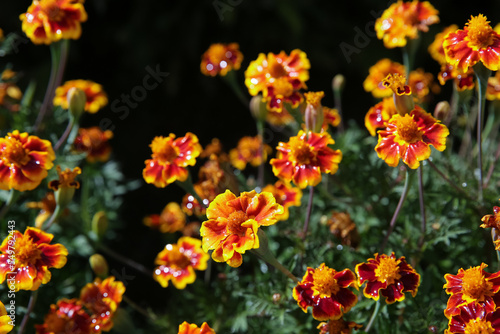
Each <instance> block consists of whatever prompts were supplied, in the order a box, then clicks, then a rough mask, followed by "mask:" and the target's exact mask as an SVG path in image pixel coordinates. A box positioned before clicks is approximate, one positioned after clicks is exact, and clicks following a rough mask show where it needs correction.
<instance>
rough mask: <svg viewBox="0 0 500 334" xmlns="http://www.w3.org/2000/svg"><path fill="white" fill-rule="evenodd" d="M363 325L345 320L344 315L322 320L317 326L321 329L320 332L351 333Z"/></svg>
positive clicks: (332, 333) (326, 333)
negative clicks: (326, 320) (334, 318)
mask: <svg viewBox="0 0 500 334" xmlns="http://www.w3.org/2000/svg"><path fill="white" fill-rule="evenodd" d="M361 327H363V326H362V325H359V324H357V323H355V322H352V321H345V320H344V318H343V317H341V318H340V319H337V320H330V321H328V322H322V323H320V324H319V325H318V327H316V328H317V329H319V330H320V331H319V334H351V333H352V330H353V329H356V330H358V329H360V328H361Z"/></svg>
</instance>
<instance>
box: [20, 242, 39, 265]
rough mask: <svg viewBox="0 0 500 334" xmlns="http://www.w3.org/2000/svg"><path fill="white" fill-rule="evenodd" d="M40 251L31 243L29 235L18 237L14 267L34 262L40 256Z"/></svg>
mask: <svg viewBox="0 0 500 334" xmlns="http://www.w3.org/2000/svg"><path fill="white" fill-rule="evenodd" d="M41 254H42V251H41V250H40V249H38V246H37V245H36V244H34V243H33V240H31V238H29V237H25V236H22V237H19V238H18V239H17V241H16V263H17V266H16V267H18V268H19V267H23V266H26V265H28V264H35V263H36V262H37V261H38V260H39V259H41V258H42V255H41Z"/></svg>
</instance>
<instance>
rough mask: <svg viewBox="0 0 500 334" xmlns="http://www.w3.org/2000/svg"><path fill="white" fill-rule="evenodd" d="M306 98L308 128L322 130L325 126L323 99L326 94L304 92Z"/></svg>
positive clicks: (309, 129)
mask: <svg viewBox="0 0 500 334" xmlns="http://www.w3.org/2000/svg"><path fill="white" fill-rule="evenodd" d="M304 96H305V98H306V102H307V105H306V110H305V119H306V128H307V131H312V132H320V131H321V127H322V126H323V118H324V115H323V106H322V105H321V99H322V98H323V97H324V96H325V93H324V92H309V93H304Z"/></svg>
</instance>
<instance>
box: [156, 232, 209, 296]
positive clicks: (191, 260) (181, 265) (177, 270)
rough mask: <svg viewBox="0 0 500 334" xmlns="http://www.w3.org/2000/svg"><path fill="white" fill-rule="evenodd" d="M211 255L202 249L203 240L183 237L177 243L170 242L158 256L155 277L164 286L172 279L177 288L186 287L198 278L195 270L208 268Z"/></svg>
mask: <svg viewBox="0 0 500 334" xmlns="http://www.w3.org/2000/svg"><path fill="white" fill-rule="evenodd" d="M209 258H210V256H209V255H208V254H207V253H206V252H204V251H203V250H202V249H201V240H199V239H194V238H191V237H182V238H180V239H179V240H178V241H177V244H168V245H166V246H165V249H164V250H162V251H161V252H160V253H159V254H158V256H157V257H156V260H155V264H156V265H158V267H156V268H155V270H154V273H153V278H154V279H155V280H156V281H158V283H160V285H161V286H162V287H164V288H166V287H167V286H168V282H169V281H172V283H173V284H174V286H175V287H176V288H177V289H181V290H182V289H184V288H185V287H186V285H187V284H191V283H193V282H194V281H195V280H196V274H195V272H194V271H195V270H205V269H207V261H208V259H209Z"/></svg>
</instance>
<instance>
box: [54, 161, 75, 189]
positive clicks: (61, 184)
mask: <svg viewBox="0 0 500 334" xmlns="http://www.w3.org/2000/svg"><path fill="white" fill-rule="evenodd" d="M56 169H57V174H58V175H59V180H53V181H50V182H49V188H50V189H52V190H54V191H58V190H59V189H62V188H74V189H78V188H80V182H78V181H75V178H76V177H77V175H80V174H81V173H82V170H81V169H80V167H75V168H73V170H71V169H70V168H66V169H65V170H64V171H62V170H61V166H59V165H57V166H56Z"/></svg>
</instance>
